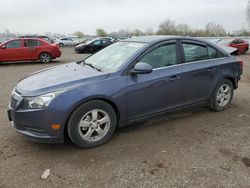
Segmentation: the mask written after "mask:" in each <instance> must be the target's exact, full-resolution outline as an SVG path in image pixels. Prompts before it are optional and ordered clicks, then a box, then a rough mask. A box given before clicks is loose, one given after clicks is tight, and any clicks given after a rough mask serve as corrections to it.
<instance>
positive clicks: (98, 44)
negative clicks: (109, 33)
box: [75, 38, 113, 54]
mask: <svg viewBox="0 0 250 188" xmlns="http://www.w3.org/2000/svg"><path fill="white" fill-rule="evenodd" d="M112 43H113V42H112V41H111V40H109V39H106V38H105V39H102V38H97V39H94V40H90V41H86V43H81V44H78V45H77V46H75V51H76V52H77V53H89V54H92V53H95V52H97V51H99V50H101V49H103V48H105V47H107V46H109V45H110V44H112Z"/></svg>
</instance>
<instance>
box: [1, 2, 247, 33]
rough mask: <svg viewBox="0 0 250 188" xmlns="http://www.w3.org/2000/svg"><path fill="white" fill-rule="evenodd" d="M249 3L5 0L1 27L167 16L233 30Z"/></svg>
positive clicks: (99, 24) (88, 29)
mask: <svg viewBox="0 0 250 188" xmlns="http://www.w3.org/2000/svg"><path fill="white" fill-rule="evenodd" d="M246 5H247V0H5V1H4V0H2V1H1V5H0V9H1V11H0V32H1V31H4V30H5V29H9V30H10V31H11V32H20V33H41V34H42V33H45V32H59V33H65V34H66V33H74V32H75V31H78V30H79V31H82V32H84V33H85V34H94V33H95V29H96V28H103V29H105V30H106V31H107V32H111V31H118V30H120V29H130V30H132V29H141V30H145V29H147V28H150V27H151V28H153V29H154V30H156V29H157V27H158V25H159V24H160V23H161V22H162V21H163V20H165V19H171V20H173V21H175V22H176V23H186V24H188V25H190V26H191V27H193V28H197V29H199V28H203V27H204V25H205V23H207V22H211V21H214V22H216V23H219V24H222V25H223V26H224V27H225V29H226V30H227V31H233V30H239V29H243V27H247V25H246V21H245V20H246V19H245V9H246Z"/></svg>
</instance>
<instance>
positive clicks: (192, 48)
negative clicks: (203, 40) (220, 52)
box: [182, 43, 209, 62]
mask: <svg viewBox="0 0 250 188" xmlns="http://www.w3.org/2000/svg"><path fill="white" fill-rule="evenodd" d="M182 46H183V50H184V56H185V62H192V61H201V60H206V59H209V56H208V50H207V47H206V46H202V45H198V44H189V43H183V44H182Z"/></svg>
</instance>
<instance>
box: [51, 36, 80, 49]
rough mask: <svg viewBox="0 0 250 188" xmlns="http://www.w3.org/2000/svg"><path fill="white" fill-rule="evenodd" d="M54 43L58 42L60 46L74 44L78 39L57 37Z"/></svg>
mask: <svg viewBox="0 0 250 188" xmlns="http://www.w3.org/2000/svg"><path fill="white" fill-rule="evenodd" d="M55 43H56V44H58V45H59V46H60V47H63V46H75V45H76V44H77V43H78V41H76V40H74V39H72V38H69V37H64V38H60V39H57V40H56V41H55Z"/></svg>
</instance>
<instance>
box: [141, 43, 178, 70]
mask: <svg viewBox="0 0 250 188" xmlns="http://www.w3.org/2000/svg"><path fill="white" fill-rule="evenodd" d="M140 62H144V63H148V64H149V65H151V66H152V68H153V69H156V68H161V67H167V66H171V65H175V64H177V61H176V44H167V45H163V46H160V47H158V48H156V49H154V50H152V51H151V52H149V53H147V54H146V55H145V56H143V58H142V59H141V60H140Z"/></svg>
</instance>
